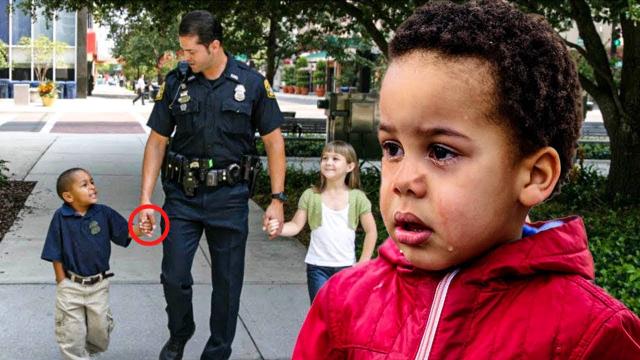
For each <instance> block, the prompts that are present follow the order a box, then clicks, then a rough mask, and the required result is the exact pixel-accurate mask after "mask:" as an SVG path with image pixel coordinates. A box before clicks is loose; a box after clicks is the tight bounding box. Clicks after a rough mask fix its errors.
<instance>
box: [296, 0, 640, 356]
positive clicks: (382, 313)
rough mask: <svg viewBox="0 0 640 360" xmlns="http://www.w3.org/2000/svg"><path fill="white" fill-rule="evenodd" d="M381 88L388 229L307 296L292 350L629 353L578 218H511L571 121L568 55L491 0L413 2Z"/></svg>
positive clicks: (550, 181)
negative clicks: (373, 253)
mask: <svg viewBox="0 0 640 360" xmlns="http://www.w3.org/2000/svg"><path fill="white" fill-rule="evenodd" d="M390 59H391V61H390V65H389V68H388V70H387V73H386V75H385V79H384V81H383V84H382V88H381V92H380V114H381V121H380V128H379V140H380V144H381V146H382V148H383V158H382V180H381V186H380V208H381V210H382V216H383V219H384V223H385V226H386V228H387V230H388V231H389V234H390V236H391V237H390V239H389V240H387V242H386V243H385V244H383V245H382V246H381V247H380V249H379V253H380V256H379V257H378V258H377V259H376V260H374V261H371V262H369V263H368V264H367V265H365V266H360V267H357V268H353V269H349V270H346V271H343V272H340V273H339V274H337V275H336V276H334V277H333V278H332V279H331V280H330V281H329V282H328V283H327V284H326V285H325V287H323V288H322V289H321V290H320V293H319V294H318V296H317V297H316V300H315V302H314V303H313V306H312V307H311V309H310V311H309V314H308V316H307V319H306V320H305V323H304V325H303V327H302V330H301V331H300V334H299V336H298V342H297V344H296V347H295V349H294V353H293V358H294V359H305V360H313V359H323V360H326V359H427V358H430V359H445V358H446V359H516V358H517V359H604V358H607V359H631V358H635V359H638V356H639V355H640V346H639V344H640V320H639V319H638V318H637V316H635V315H634V314H633V313H632V312H631V311H629V310H628V309H626V308H625V307H624V306H623V305H622V304H621V303H620V302H618V301H616V300H615V299H613V298H611V297H610V296H609V295H608V294H607V293H606V292H605V291H604V290H602V289H601V288H599V287H597V286H596V285H594V284H593V279H594V268H593V260H592V257H591V254H590V253H589V249H588V247H587V237H586V233H585V229H584V226H583V223H582V220H581V219H580V218H578V217H570V218H565V219H561V220H557V221H552V222H546V223H534V224H531V225H525V217H526V216H527V212H528V211H529V209H530V208H531V207H533V206H535V205H536V204H539V203H541V202H542V201H544V200H545V199H547V198H548V197H549V196H551V195H552V194H553V192H554V191H555V190H557V189H558V188H559V186H560V182H561V181H560V180H561V179H564V177H565V175H566V174H567V171H568V170H569V169H570V168H571V161H572V156H573V154H574V151H575V147H576V139H577V137H578V133H579V129H580V124H581V114H582V113H581V108H580V101H579V84H578V81H577V77H576V72H575V67H574V64H573V62H572V60H571V58H570V57H569V54H568V53H567V50H566V48H565V46H564V44H563V43H562V40H561V39H560V38H559V37H558V36H557V35H556V34H555V33H554V31H553V30H552V29H551V28H550V26H549V25H548V24H547V23H545V22H543V21H540V20H539V19H534V18H531V17H529V16H527V15H525V14H523V13H521V12H519V11H518V10H516V9H515V8H513V7H512V6H511V5H509V4H507V3H506V2H502V1H486V2H480V3H475V2H474V3H466V4H463V5H457V4H450V3H441V2H438V3H435V4H428V5H426V6H425V7H422V8H420V9H418V10H417V11H416V12H415V13H414V14H413V15H412V16H411V17H410V18H409V19H408V20H407V21H406V22H405V23H404V24H403V25H402V26H401V27H400V28H399V29H398V31H397V32H396V34H395V37H394V39H393V40H392V42H391V44H390Z"/></svg>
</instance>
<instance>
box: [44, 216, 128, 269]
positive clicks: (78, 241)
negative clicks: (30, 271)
mask: <svg viewBox="0 0 640 360" xmlns="http://www.w3.org/2000/svg"><path fill="white" fill-rule="evenodd" d="M111 241H113V242H114V243H116V244H118V245H120V246H124V247H127V246H129V244H130V243H131V238H130V237H129V229H128V224H127V220H125V218H124V217H122V215H120V214H118V213H117V212H116V211H115V210H113V209H111V208H110V207H108V206H105V205H100V204H95V205H92V206H91V207H90V208H89V210H87V213H86V214H85V215H84V216H82V215H79V214H77V213H76V211H75V210H74V209H73V208H72V207H71V206H69V205H67V204H64V205H62V206H61V207H60V208H59V209H58V210H56V212H55V214H54V215H53V219H51V224H50V225H49V232H48V233H47V239H46V240H45V242H44V248H43V249H42V255H41V258H42V259H43V260H47V261H59V262H61V263H62V265H63V267H64V269H65V270H69V271H72V272H74V273H76V274H78V275H80V276H92V275H96V274H100V273H102V272H105V271H107V270H109V257H111Z"/></svg>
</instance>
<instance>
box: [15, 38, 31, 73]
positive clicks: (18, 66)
mask: <svg viewBox="0 0 640 360" xmlns="http://www.w3.org/2000/svg"><path fill="white" fill-rule="evenodd" d="M11 50H12V58H11V62H12V64H11V66H12V68H13V69H12V78H13V80H31V48H29V47H25V46H13V47H12V49H11Z"/></svg>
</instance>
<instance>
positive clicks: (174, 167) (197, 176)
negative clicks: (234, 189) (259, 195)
mask: <svg viewBox="0 0 640 360" xmlns="http://www.w3.org/2000/svg"><path fill="white" fill-rule="evenodd" d="M259 168H260V158H259V157H257V156H251V155H243V156H242V160H241V162H240V164H237V163H233V164H230V165H228V166H227V167H226V168H222V169H219V168H214V167H213V160H212V159H200V158H188V157H186V156H183V155H181V154H178V153H174V152H172V151H169V152H168V153H167V157H166V161H165V165H164V166H163V169H162V170H163V172H162V177H163V179H164V180H168V181H173V182H175V183H177V184H181V185H182V188H183V190H184V193H185V195H187V196H194V195H195V192H196V189H197V188H198V187H199V186H207V187H218V186H223V185H229V186H233V185H236V184H237V183H239V182H243V181H247V182H249V185H250V186H249V187H250V189H252V185H253V183H254V181H253V180H255V176H256V174H257V172H258V171H259Z"/></svg>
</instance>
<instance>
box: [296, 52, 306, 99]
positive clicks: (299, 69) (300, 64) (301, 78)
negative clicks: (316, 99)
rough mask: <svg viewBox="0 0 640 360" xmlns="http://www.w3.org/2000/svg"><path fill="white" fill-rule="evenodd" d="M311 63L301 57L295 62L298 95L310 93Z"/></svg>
mask: <svg viewBox="0 0 640 360" xmlns="http://www.w3.org/2000/svg"><path fill="white" fill-rule="evenodd" d="M307 66H309V61H307V58H305V57H302V56H300V57H299V58H297V59H296V62H295V83H296V94H303V95H306V94H308V93H309V71H308V70H307Z"/></svg>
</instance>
